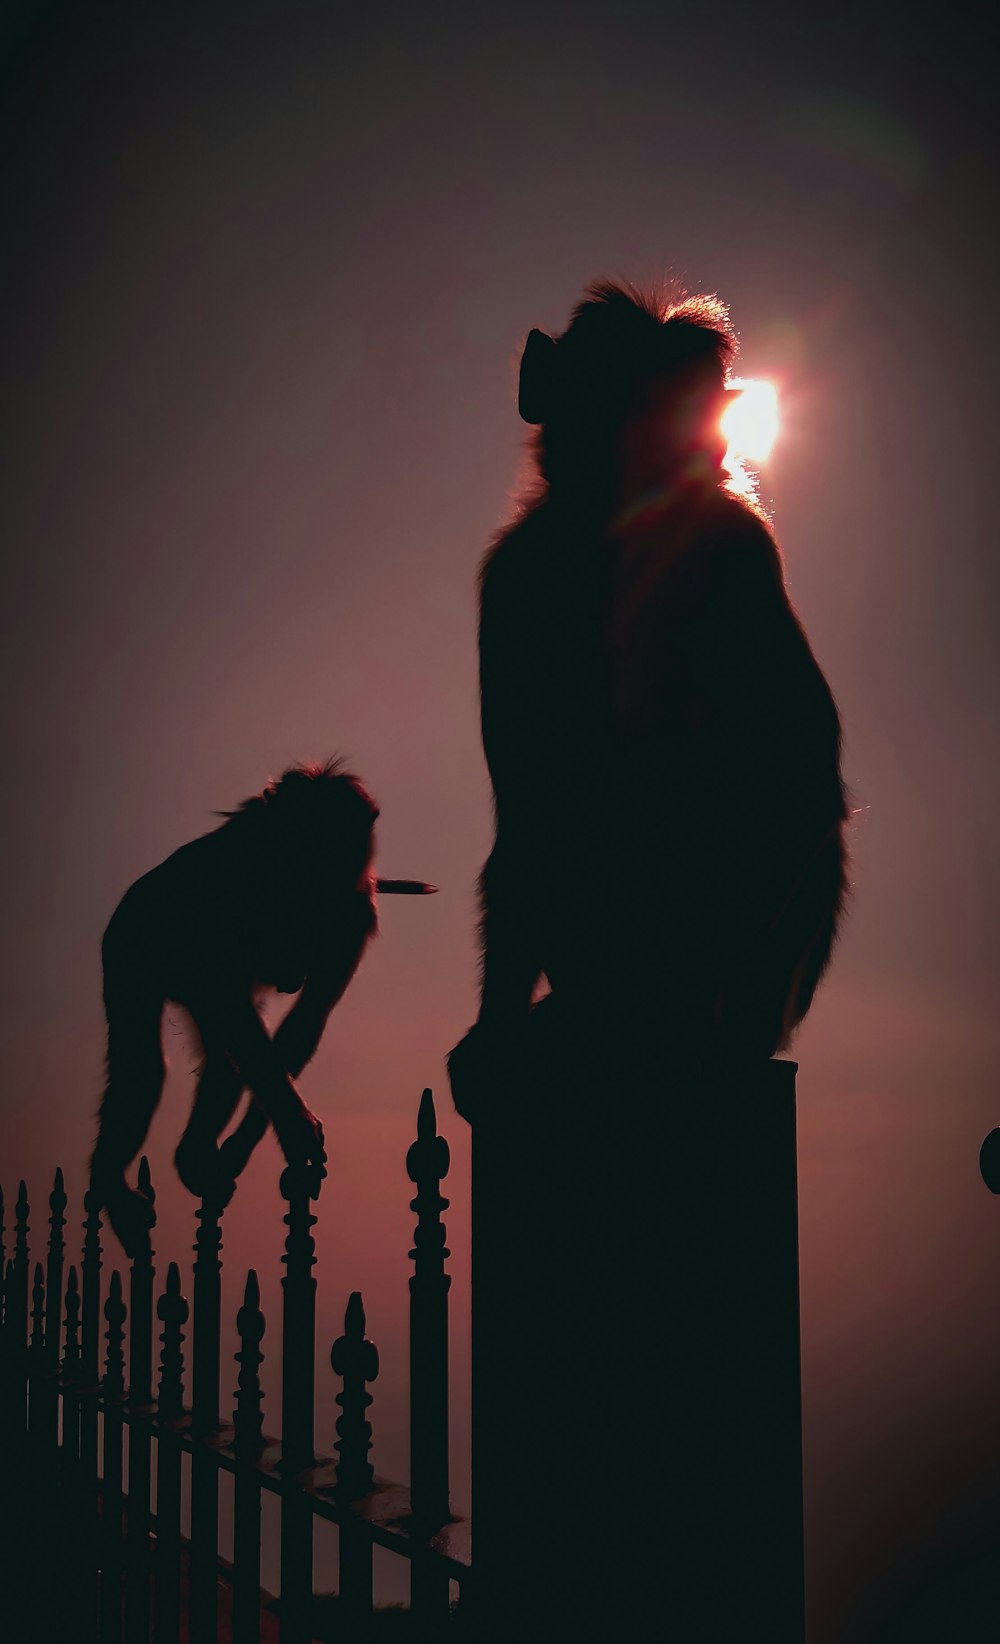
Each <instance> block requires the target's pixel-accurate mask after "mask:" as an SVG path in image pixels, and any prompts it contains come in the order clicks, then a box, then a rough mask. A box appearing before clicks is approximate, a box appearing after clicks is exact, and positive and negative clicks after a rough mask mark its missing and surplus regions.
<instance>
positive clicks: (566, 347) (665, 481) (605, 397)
mask: <svg viewBox="0 0 1000 1644" xmlns="http://www.w3.org/2000/svg"><path fill="white" fill-rule="evenodd" d="M734 351H735V341H734V338H733V333H732V331H731V329H730V325H729V319H728V314H727V312H726V309H725V307H724V305H723V304H722V303H720V302H719V301H718V300H717V299H716V298H714V297H691V298H686V299H684V300H682V301H677V302H672V303H665V302H660V301H658V300H656V299H655V298H652V297H646V296H643V295H641V294H640V293H639V292H637V291H635V290H634V289H633V288H632V287H625V286H617V285H611V284H603V285H597V286H593V287H591V288H590V290H589V292H588V294H587V297H586V298H585V300H584V301H583V302H582V303H580V304H579V306H578V307H577V308H576V310H575V312H574V314H573V316H572V319H571V321H570V324H569V326H568V328H567V330H566V331H565V332H564V333H563V334H562V335H561V336H560V337H558V338H554V337H550V336H548V335H547V334H546V333H545V332H543V331H539V330H533V331H531V332H530V333H529V335H528V339H527V342H526V344H525V348H524V354H523V357H522V360H521V370H520V381H519V389H518V410H519V412H520V415H521V417H522V418H523V419H524V421H525V422H528V423H531V424H534V425H536V426H537V427H538V428H539V435H538V442H537V449H536V454H537V459H538V464H539V469H540V472H541V475H542V477H543V479H544V480H545V481H546V483H547V485H548V488H549V491H550V493H552V494H561V495H562V496H563V497H565V498H567V499H568V500H572V499H573V497H577V498H580V499H585V500H588V501H590V502H591V503H603V504H605V505H608V506H610V505H612V504H613V502H614V500H615V498H616V497H617V498H620V497H621V496H622V493H623V492H625V493H627V494H629V495H631V496H636V495H638V494H640V493H641V492H643V491H648V490H651V489H653V488H654V487H656V486H668V485H674V484H676V483H677V482H678V480H682V479H684V478H685V477H693V478H697V479H708V480H709V481H711V482H713V483H717V482H718V481H719V480H720V479H721V478H722V459H723V456H724V455H725V440H724V438H723V436H722V433H721V428H720V423H721V418H722V411H723V408H724V404H725V384H726V374H727V371H728V368H729V364H730V361H731V359H732V356H733V353H734Z"/></svg>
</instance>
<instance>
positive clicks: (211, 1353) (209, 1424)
mask: <svg viewBox="0 0 1000 1644" xmlns="http://www.w3.org/2000/svg"><path fill="white" fill-rule="evenodd" d="M222 1209H223V1206H222V1204H221V1203H220V1202H219V1201H218V1200H213V1199H207V1198H206V1199H203V1200H202V1202H201V1209H200V1210H198V1211H197V1212H196V1214H197V1216H198V1232H197V1235H196V1239H195V1246H194V1249H195V1262H194V1341H193V1346H194V1367H193V1375H192V1403H191V1429H192V1434H193V1436H194V1448H193V1451H192V1455H191V1644H215V1641H216V1638H217V1635H218V1621H219V1464H218V1456H217V1454H216V1452H215V1450H213V1449H212V1447H211V1445H210V1443H209V1442H208V1441H209V1440H210V1439H211V1438H212V1436H213V1434H215V1433H216V1432H217V1431H218V1427H219V1330H220V1322H221V1319H220V1309H221V1289H222V1285H221V1273H222V1261H221V1259H220V1256H219V1251H220V1249H221V1247H222V1230H221V1228H220V1226H219V1221H220V1218H221V1216H222Z"/></svg>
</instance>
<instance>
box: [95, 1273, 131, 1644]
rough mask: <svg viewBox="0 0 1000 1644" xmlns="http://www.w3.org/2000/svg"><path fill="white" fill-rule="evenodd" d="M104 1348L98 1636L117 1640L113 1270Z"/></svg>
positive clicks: (119, 1496)
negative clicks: (99, 1617)
mask: <svg viewBox="0 0 1000 1644" xmlns="http://www.w3.org/2000/svg"><path fill="white" fill-rule="evenodd" d="M104 1317H105V1318H106V1320H107V1322H108V1328H107V1331H106V1332H105V1335H106V1339H107V1343H108V1351H107V1358H106V1362H105V1371H104V1477H103V1482H102V1486H101V1544H102V1545H101V1638H102V1639H103V1640H104V1641H105V1644H118V1640H119V1639H120V1638H121V1632H122V1602H121V1600H122V1584H121V1578H122V1516H123V1511H124V1497H123V1493H122V1452H123V1449H124V1446H123V1442H122V1441H123V1427H124V1424H123V1421H122V1405H123V1404H124V1400H125V1352H124V1343H125V1317H126V1307H125V1303H124V1301H123V1299H122V1279H121V1274H120V1273H119V1272H117V1270H116V1271H115V1272H114V1273H112V1275H111V1287H110V1291H109V1294H108V1299H107V1301H106V1302H105V1304H104Z"/></svg>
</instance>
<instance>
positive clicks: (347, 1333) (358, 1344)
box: [330, 1290, 378, 1501]
mask: <svg viewBox="0 0 1000 1644" xmlns="http://www.w3.org/2000/svg"><path fill="white" fill-rule="evenodd" d="M330 1363H331V1365H332V1366H333V1369H334V1373H335V1374H336V1375H338V1376H341V1377H342V1378H343V1382H344V1386H343V1391H342V1392H340V1393H338V1394H337V1403H338V1404H339V1405H340V1408H341V1411H342V1414H341V1415H340V1416H339V1417H338V1419H337V1432H338V1434H339V1437H338V1439H337V1441H336V1443H335V1445H334V1449H335V1450H336V1451H337V1452H338V1454H339V1457H340V1459H339V1461H338V1462H337V1468H336V1478H337V1494H338V1495H339V1496H340V1497H342V1498H343V1499H344V1500H345V1501H356V1500H357V1499H358V1497H359V1496H366V1495H367V1494H368V1493H369V1491H370V1490H371V1488H372V1484H373V1482H374V1479H375V1470H374V1468H373V1467H372V1466H371V1464H370V1462H369V1460H368V1452H369V1450H370V1449H371V1447H372V1442H371V1441H372V1427H371V1422H370V1421H368V1420H367V1419H366V1417H365V1411H366V1410H367V1409H368V1407H369V1405H370V1404H371V1402H372V1396H371V1394H370V1393H369V1392H367V1391H366V1388H365V1383H366V1382H369V1381H374V1380H375V1378H376V1377H377V1375H378V1348H377V1347H376V1346H375V1343H374V1342H372V1341H369V1340H368V1338H367V1336H366V1335H365V1310H364V1305H363V1303H362V1300H361V1292H360V1290H354V1291H352V1292H351V1296H350V1299H349V1300H348V1303H347V1308H346V1310H345V1312H344V1334H343V1335H342V1336H338V1337H337V1340H336V1341H335V1342H334V1344H333V1347H332V1348H331V1350H330Z"/></svg>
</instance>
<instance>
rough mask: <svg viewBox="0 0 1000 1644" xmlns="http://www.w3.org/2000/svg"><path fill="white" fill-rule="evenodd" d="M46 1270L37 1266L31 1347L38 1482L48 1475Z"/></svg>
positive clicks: (33, 1453)
mask: <svg viewBox="0 0 1000 1644" xmlns="http://www.w3.org/2000/svg"><path fill="white" fill-rule="evenodd" d="M46 1365H47V1358H46V1352H45V1269H44V1267H43V1266H42V1264H41V1262H36V1263H35V1281H34V1283H33V1285H32V1287H31V1341H30V1343H29V1346H28V1432H29V1434H30V1435H31V1458H32V1467H33V1469H34V1474H35V1478H36V1479H38V1478H39V1477H41V1476H43V1475H44V1471H45V1468H44V1462H43V1455H44V1444H45V1423H44V1395H43V1391H42V1390H43V1388H44V1385H45V1370H46Z"/></svg>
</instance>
